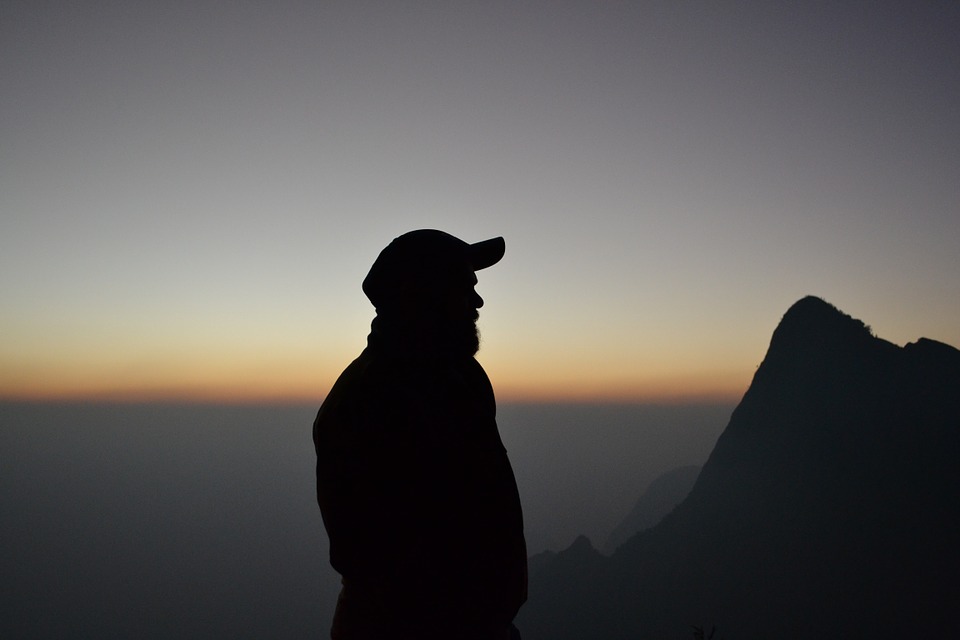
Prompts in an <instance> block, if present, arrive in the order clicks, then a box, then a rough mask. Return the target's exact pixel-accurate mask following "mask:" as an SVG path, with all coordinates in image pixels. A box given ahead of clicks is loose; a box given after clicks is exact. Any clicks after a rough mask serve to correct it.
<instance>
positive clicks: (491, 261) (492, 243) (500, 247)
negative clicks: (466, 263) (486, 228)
mask: <svg viewBox="0 0 960 640" xmlns="http://www.w3.org/2000/svg"><path fill="white" fill-rule="evenodd" d="M506 250H507V245H506V243H505V242H504V241H503V238H501V237H497V238H490V239H489V240H483V241H481V242H475V243H473V244H471V245H470V266H472V267H473V270H474V271H479V270H480V269H486V268H487V267H490V266H493V265H495V264H497V263H498V262H500V259H501V258H503V254H504V252H505V251H506Z"/></svg>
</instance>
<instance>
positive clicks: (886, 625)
mask: <svg viewBox="0 0 960 640" xmlns="http://www.w3.org/2000/svg"><path fill="white" fill-rule="evenodd" d="M958 458H960V352H958V351H957V350H956V349H954V348H953V347H950V346H948V345H945V344H941V343H938V342H934V341H932V340H926V339H921V340H919V341H918V342H916V343H912V344H909V345H907V346H905V347H903V348H900V347H897V346H896V345H893V344H891V343H889V342H886V341H884V340H881V339H879V338H876V337H874V336H872V335H871V333H870V331H869V329H868V328H867V327H866V326H865V325H864V324H863V323H862V322H860V321H858V320H854V319H852V318H850V317H849V316H847V315H845V314H843V313H841V312H840V311H838V310H837V309H836V308H834V307H832V306H831V305H829V304H827V303H826V302H824V301H823V300H820V299H818V298H813V297H808V298H804V299H802V300H800V301H799V302H797V303H796V304H794V305H793V306H792V307H791V308H790V309H789V310H788V311H787V313H786V314H785V315H784V317H783V320H782V321H781V323H780V325H779V326H778V327H777V329H776V330H775V331H774V334H773V338H772V339H771V342H770V348H769V350H768V352H767V355H766V357H765V358H764V361H763V363H762V364H761V365H760V367H759V368H758V370H757V372H756V374H755V376H754V379H753V381H752V383H751V385H750V388H749V389H748V390H747V392H746V394H745V395H744V397H743V399H742V401H741V403H740V405H739V406H738V407H737V409H736V410H735V411H734V413H733V415H732V416H731V419H730V422H729V424H728V426H727V428H726V430H725V431H724V433H723V434H722V436H721V437H720V439H719V440H718V442H717V445H716V447H715V448H714V451H713V453H712V454H711V456H710V458H709V460H708V461H707V463H706V464H705V465H704V467H703V470H702V471H701V473H700V476H699V478H698V479H697V482H696V484H695V486H694V488H693V490H692V491H691V492H690V495H689V496H688V497H687V499H686V500H684V502H683V503H682V504H680V505H679V506H678V507H677V508H676V509H675V510H674V511H673V512H672V513H671V514H670V515H669V516H667V517H666V518H665V519H664V520H663V521H662V522H661V523H660V524H659V525H657V526H655V527H653V528H652V529H650V530H648V531H645V532H641V533H639V534H637V535H635V536H634V537H633V538H631V539H630V540H629V541H628V542H627V543H625V544H624V545H622V546H621V547H620V548H619V549H618V550H617V552H616V553H615V554H614V555H613V556H612V557H610V558H606V557H604V556H601V555H599V554H598V553H596V552H593V553H589V552H587V551H586V550H585V549H584V548H583V547H584V544H583V543H584V542H585V541H578V543H577V544H575V545H574V547H577V548H576V549H574V548H571V549H570V550H568V551H567V552H561V553H559V554H557V555H556V557H555V558H550V559H548V560H547V561H546V562H545V563H544V564H546V565H547V566H541V567H540V568H539V570H538V572H537V573H536V574H535V575H533V576H532V578H531V586H530V601H529V602H528V604H527V605H526V606H525V607H524V609H523V610H522V612H521V616H520V618H519V620H518V626H520V628H521V630H522V631H523V632H524V637H525V638H526V640H564V639H568V638H569V639H571V640H572V639H574V638H577V639H580V638H595V639H597V640H613V639H616V640H627V639H629V640H640V639H642V638H658V639H660V638H689V637H690V628H691V626H692V625H706V626H708V627H709V626H710V625H714V624H715V625H716V626H717V628H718V634H717V635H718V637H719V636H725V637H727V638H739V639H749V638H778V639H782V638H854V637H856V638H916V637H933V636H935V635H950V632H949V629H952V627H953V625H954V620H953V618H954V611H955V609H956V607H957V604H958V603H960V586H958V585H960V582H958V580H957V576H958V575H960V552H958V550H957V546H956V541H957V540H958V539H960V465H958V464H957V461H958ZM578 545H579V546H578ZM587 546H588V545H587Z"/></svg>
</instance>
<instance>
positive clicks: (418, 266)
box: [363, 229, 506, 308]
mask: <svg viewBox="0 0 960 640" xmlns="http://www.w3.org/2000/svg"><path fill="white" fill-rule="evenodd" d="M505 250H506V244H505V243H504V241H503V238H502V237H496V238H490V239H489V240H482V241H480V242H475V243H473V244H470V243H467V242H464V241H463V240H461V239H460V238H457V237H455V236H452V235H450V234H449V233H446V232H444V231H437V230H436V229H418V230H416V231H410V232H408V233H405V234H403V235H402V236H399V237H397V238H394V239H393V241H392V242H391V243H390V244H388V245H387V246H386V248H384V250H383V251H381V252H380V255H379V256H377V259H376V260H375V261H374V263H373V266H372V267H370V271H369V273H367V277H366V278H364V279H363V292H364V293H365V294H366V296H367V298H369V299H370V302H372V303H373V306H375V307H378V308H379V307H381V306H383V305H384V304H385V303H386V304H388V303H389V302H390V300H391V299H392V297H393V294H394V293H395V292H397V291H398V290H399V289H400V288H401V286H402V285H403V284H404V283H415V284H417V285H419V286H428V287H429V286H431V285H436V286H440V285H441V284H443V283H445V282H449V281H450V278H451V277H453V276H454V275H455V274H457V273H458V272H462V270H463V269H464V268H468V269H470V270H472V271H479V270H481V269H486V268H487V267H489V266H492V265H494V264H496V263H497V262H499V261H500V259H501V258H503V254H504V251H505Z"/></svg>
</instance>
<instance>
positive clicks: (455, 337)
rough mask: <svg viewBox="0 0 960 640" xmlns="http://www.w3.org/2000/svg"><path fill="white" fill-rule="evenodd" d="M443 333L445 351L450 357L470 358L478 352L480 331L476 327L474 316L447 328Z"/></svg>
mask: <svg viewBox="0 0 960 640" xmlns="http://www.w3.org/2000/svg"><path fill="white" fill-rule="evenodd" d="M444 333H446V336H445V340H444V342H445V343H446V344H445V346H446V350H447V351H448V352H449V353H450V354H451V355H453V356H455V357H463V358H472V357H473V356H475V355H476V354H477V352H478V351H480V329H479V328H478V327H477V317H476V316H475V317H473V318H467V319H464V320H463V321H460V322H457V323H456V324H454V325H452V326H449V327H448V330H447V331H445V332H444Z"/></svg>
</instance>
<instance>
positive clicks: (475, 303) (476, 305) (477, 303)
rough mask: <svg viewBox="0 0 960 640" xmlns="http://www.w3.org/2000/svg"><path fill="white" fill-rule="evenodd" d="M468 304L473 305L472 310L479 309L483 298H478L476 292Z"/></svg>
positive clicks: (478, 295)
mask: <svg viewBox="0 0 960 640" xmlns="http://www.w3.org/2000/svg"><path fill="white" fill-rule="evenodd" d="M470 302H471V303H472V304H473V308H474V309H479V308H480V307H482V306H483V298H481V297H480V294H479V293H477V292H476V291H474V292H473V295H472V299H471V300H470Z"/></svg>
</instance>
